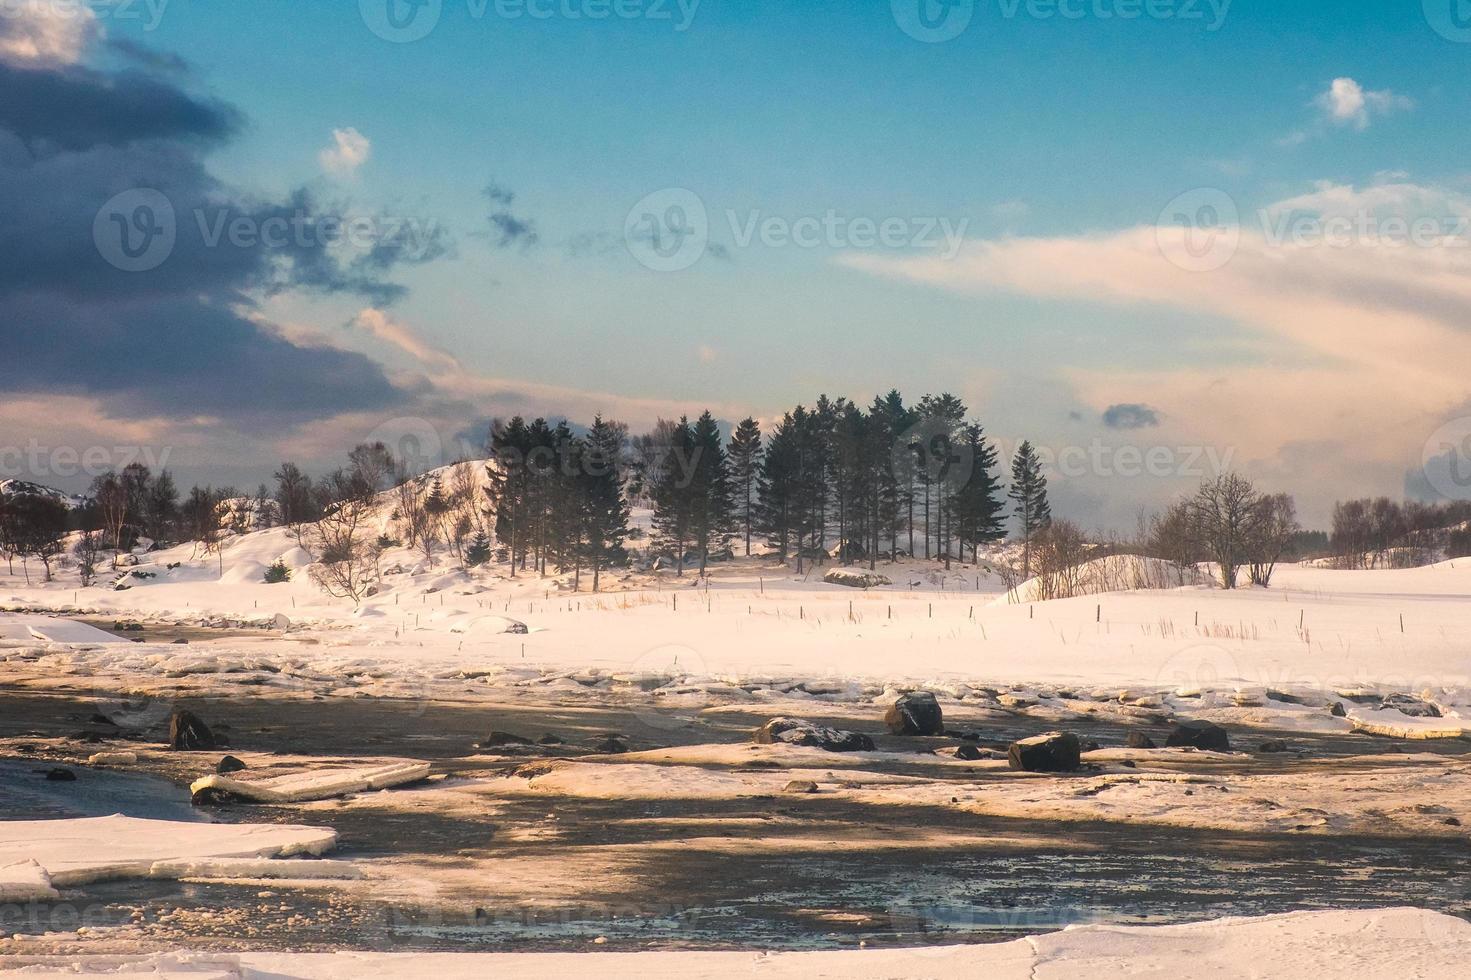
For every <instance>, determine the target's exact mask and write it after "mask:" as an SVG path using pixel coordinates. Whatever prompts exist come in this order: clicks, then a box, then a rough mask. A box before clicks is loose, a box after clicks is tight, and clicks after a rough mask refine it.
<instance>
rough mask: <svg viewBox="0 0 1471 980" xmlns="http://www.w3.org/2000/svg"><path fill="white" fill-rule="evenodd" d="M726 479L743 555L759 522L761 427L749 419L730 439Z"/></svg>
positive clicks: (749, 545)
mask: <svg viewBox="0 0 1471 980" xmlns="http://www.w3.org/2000/svg"><path fill="white" fill-rule="evenodd" d="M729 458H730V478H731V492H732V497H733V500H734V514H733V516H734V518H735V521H736V525H737V526H738V527H739V528H740V530H741V531H742V532H743V533H744V534H745V538H746V556H747V557H749V556H750V554H751V530H752V528H753V527H755V526H757V525H758V524H759V523H760V514H759V510H758V505H759V499H758V498H759V494H760V490H761V469H760V467H761V427H760V426H758V425H757V424H756V420H755V419H752V418H748V419H745V420H743V421H742V422H741V424H740V425H738V426H736V430H735V433H734V435H732V436H731V439H730V451H729Z"/></svg>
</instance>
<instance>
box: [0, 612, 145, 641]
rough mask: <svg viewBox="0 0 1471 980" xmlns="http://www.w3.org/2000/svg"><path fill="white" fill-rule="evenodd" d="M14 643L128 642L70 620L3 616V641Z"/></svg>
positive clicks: (0, 620) (0, 636) (0, 622)
mask: <svg viewBox="0 0 1471 980" xmlns="http://www.w3.org/2000/svg"><path fill="white" fill-rule="evenodd" d="M3 640H14V641H17V642H20V643H34V642H36V641H37V640H40V641H41V642H43V643H127V642H128V641H127V640H125V639H123V638H122V637H119V636H113V635H112V634H111V633H108V632H105V631H103V630H100V629H98V628H97V627H95V626H88V625H87V624H86V623H78V622H76V621H75V620H70V619H56V618H54V617H51V616H31V615H21V614H17V613H0V641H3Z"/></svg>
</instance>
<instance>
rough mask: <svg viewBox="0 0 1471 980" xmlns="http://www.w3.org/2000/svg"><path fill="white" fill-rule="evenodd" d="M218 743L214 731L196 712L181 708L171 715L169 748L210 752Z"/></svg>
mask: <svg viewBox="0 0 1471 980" xmlns="http://www.w3.org/2000/svg"><path fill="white" fill-rule="evenodd" d="M218 744H219V743H218V742H217V741H216V740H215V736H214V732H211V731H210V730H209V726H208V725H206V724H205V723H204V722H202V721H200V720H199V716H198V715H196V714H195V713H194V712H192V711H185V710H183V709H179V710H177V711H175V712H174V713H173V714H172V715H170V716H169V748H171V749H178V750H179V751H182V752H209V751H211V750H212V749H214V748H216V747H217V746H218Z"/></svg>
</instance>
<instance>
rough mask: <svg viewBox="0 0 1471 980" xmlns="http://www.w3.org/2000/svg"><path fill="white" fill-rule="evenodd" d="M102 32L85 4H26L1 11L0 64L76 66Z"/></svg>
mask: <svg viewBox="0 0 1471 980" xmlns="http://www.w3.org/2000/svg"><path fill="white" fill-rule="evenodd" d="M101 33H102V30H101V28H100V27H99V26H98V24H97V15H96V14H95V13H93V12H92V9H91V7H89V6H87V5H86V4H80V3H78V4H48V3H27V4H20V5H15V4H11V5H8V7H7V8H6V9H3V10H0V63H3V64H7V65H10V66H12V67H16V68H56V67H60V66H63V65H74V64H76V63H77V62H78V61H80V60H81V58H82V55H83V54H85V53H86V50H87V47H88V46H89V45H90V44H91V43H92V42H93V41H94V40H96V39H97V38H98V37H99V36H100V35H101Z"/></svg>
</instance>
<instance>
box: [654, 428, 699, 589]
mask: <svg viewBox="0 0 1471 980" xmlns="http://www.w3.org/2000/svg"><path fill="white" fill-rule="evenodd" d="M698 463H699V460H698V454H697V451H696V446H695V432H694V429H692V428H691V427H690V420H689V419H688V418H686V417H681V418H680V420H679V423H678V424H677V425H675V426H674V427H673V428H672V429H670V430H669V445H667V446H665V447H664V452H663V455H662V459H661V462H660V465H659V468H658V472H657V473H656V474H655V478H654V485H653V493H652V496H653V499H654V531H655V533H656V534H657V536H658V542H659V544H660V545H661V546H663V547H666V548H670V549H672V550H673V553H674V561H675V572H676V574H678V575H683V574H684V556H685V547H686V546H687V545H688V544H689V543H690V541H691V538H692V532H693V528H694V500H693V496H692V493H691V487H692V485H693V484H694V481H695V469H696V467H697V466H698Z"/></svg>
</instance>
